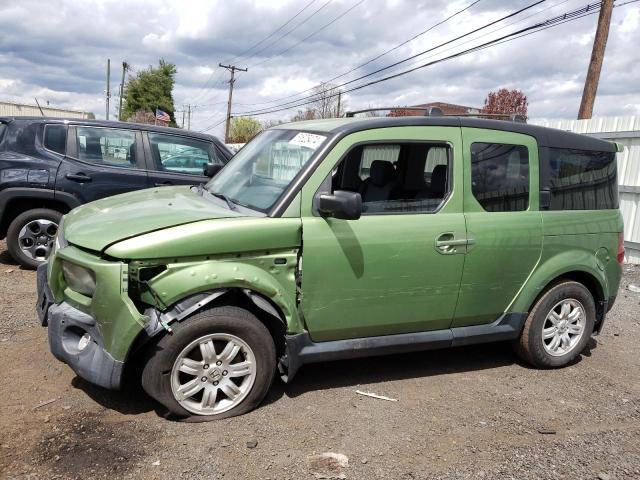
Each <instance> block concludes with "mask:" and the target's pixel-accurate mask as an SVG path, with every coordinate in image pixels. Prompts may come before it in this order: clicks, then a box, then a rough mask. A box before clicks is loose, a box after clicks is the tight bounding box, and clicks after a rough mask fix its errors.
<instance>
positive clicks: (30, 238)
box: [18, 219, 58, 261]
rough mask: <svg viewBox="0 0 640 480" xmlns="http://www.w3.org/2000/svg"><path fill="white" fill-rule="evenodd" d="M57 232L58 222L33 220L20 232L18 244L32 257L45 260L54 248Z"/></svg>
mask: <svg viewBox="0 0 640 480" xmlns="http://www.w3.org/2000/svg"><path fill="white" fill-rule="evenodd" d="M56 233H58V224H57V223H55V222H52V221H51V220H45V219H37V220H31V221H30V222H28V223H27V224H26V225H25V226H24V227H22V229H21V230H20V233H18V245H19V246H20V250H22V252H23V253H24V254H25V255H26V256H27V257H29V258H30V259H32V260H37V261H44V260H46V259H47V257H48V256H49V253H50V252H51V249H52V248H53V242H54V241H55V238H56Z"/></svg>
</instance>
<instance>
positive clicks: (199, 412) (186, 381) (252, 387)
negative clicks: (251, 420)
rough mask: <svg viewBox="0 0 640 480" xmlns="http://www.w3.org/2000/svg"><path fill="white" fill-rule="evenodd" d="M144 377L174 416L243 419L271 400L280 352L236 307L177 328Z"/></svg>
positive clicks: (163, 341) (147, 388)
mask: <svg viewBox="0 0 640 480" xmlns="http://www.w3.org/2000/svg"><path fill="white" fill-rule="evenodd" d="M172 329H173V334H169V335H166V336H165V337H163V338H162V339H161V340H160V341H159V342H158V344H157V345H156V346H155V348H154V350H153V352H152V353H151V355H150V357H149V359H148V361H147V364H146V365H145V367H144V370H143V372H142V386H143V388H144V390H145V391H146V392H147V393H148V394H149V395H150V396H151V397H153V398H154V399H156V400H157V401H159V402H160V403H161V404H163V405H164V406H165V407H166V408H167V409H168V410H169V411H170V412H171V413H173V414H175V415H178V416H181V417H189V416H196V417H199V418H201V419H211V420H213V419H219V418H227V417H232V416H235V415H241V414H243V413H246V412H248V411H250V410H253V409H254V408H255V407H257V406H258V405H259V404H260V402H261V401H262V399H263V398H264V397H265V395H266V394H267V392H268V390H269V387H270V385H271V382H272V380H273V376H274V373H275V367H276V351H275V345H274V343H273V339H272V338H271V335H270V334H269V331H268V330H267V328H266V327H265V326H264V325H263V324H262V323H261V322H260V321H259V320H258V319H257V318H256V317H255V316H254V315H253V314H251V313H250V312H248V311H246V310H243V309H241V308H237V307H219V308H213V309H211V310H207V311H204V312H201V313H199V314H197V315H194V316H193V317H192V318H190V319H188V320H185V321H184V322H183V323H178V324H175V325H172Z"/></svg>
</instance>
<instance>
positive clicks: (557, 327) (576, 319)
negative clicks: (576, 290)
mask: <svg viewBox="0 0 640 480" xmlns="http://www.w3.org/2000/svg"><path fill="white" fill-rule="evenodd" d="M586 318H587V316H586V312H585V309H584V306H583V305H582V303H580V302H579V301H578V300H575V299H573V298H568V299H565V300H562V301H560V302H558V303H557V304H556V305H555V306H554V307H553V308H552V309H551V311H550V312H549V314H548V315H547V317H546V319H545V321H544V323H543V325H542V343H543V345H544V349H545V351H546V352H547V353H548V354H549V355H552V356H554V357H559V356H562V355H566V354H567V353H569V352H570V351H572V350H573V349H574V348H575V347H576V345H578V343H579V342H580V339H581V338H582V335H583V334H584V329H585V324H586Z"/></svg>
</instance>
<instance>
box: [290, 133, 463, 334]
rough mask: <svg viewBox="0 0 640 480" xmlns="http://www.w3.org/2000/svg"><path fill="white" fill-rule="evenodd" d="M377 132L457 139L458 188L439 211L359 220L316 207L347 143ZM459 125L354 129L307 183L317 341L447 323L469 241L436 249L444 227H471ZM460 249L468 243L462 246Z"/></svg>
mask: <svg viewBox="0 0 640 480" xmlns="http://www.w3.org/2000/svg"><path fill="white" fill-rule="evenodd" d="M376 140H390V141H394V140H409V141H411V140H422V141H429V140H431V141H438V142H447V143H449V144H450V145H451V146H452V147H453V152H454V159H453V192H452V194H451V195H450V197H449V199H448V200H447V202H446V204H445V205H444V207H442V208H441V210H440V211H439V212H436V213H423V214H399V215H368V216H362V217H361V218H360V219H359V220H353V221H346V220H336V219H326V218H322V217H319V216H317V215H314V213H313V211H312V203H313V198H314V195H315V194H316V191H317V190H318V188H319V187H320V185H321V183H322V182H323V181H324V179H325V178H326V177H327V176H328V175H329V174H330V172H331V170H332V169H333V168H334V167H335V166H336V165H337V164H338V163H339V162H340V160H341V159H342V157H343V155H344V154H345V153H346V152H347V151H348V150H349V148H350V147H351V146H352V145H354V144H356V143H358V142H371V141H376ZM460 152H461V139H460V129H459V128H455V127H450V128H433V127H412V128H385V129H378V130H368V131H365V132H361V133H357V134H352V135H349V136H348V137H346V138H344V139H343V140H341V141H340V143H339V144H338V145H336V147H335V148H334V149H333V150H332V151H331V152H330V153H329V155H328V156H327V158H326V159H325V161H324V162H323V164H322V165H321V166H320V167H319V168H318V169H317V170H316V172H315V173H314V174H313V176H312V177H311V178H310V180H309V181H308V182H307V183H306V185H305V186H304V187H303V190H302V207H301V208H302V212H303V213H302V214H303V218H302V223H303V245H304V246H303V267H302V299H301V309H302V314H303V317H304V319H305V322H306V325H307V329H308V330H309V332H310V334H311V336H312V338H313V340H314V341H326V340H336V339H342V338H354V337H367V336H374V335H386V334H394V333H402V332H415V331H424V330H438V329H444V328H448V327H449V325H450V324H451V320H452V318H453V313H454V308H455V304H456V299H457V296H458V288H459V283H460V277H461V275H462V267H463V263H464V247H458V249H459V252H458V253H457V254H442V253H439V252H438V251H437V250H436V249H435V240H436V237H438V236H439V235H440V234H442V233H445V232H453V233H454V234H455V236H456V238H463V237H464V234H465V225H464V217H463V215H462V213H461V212H462V166H461V157H459V155H460ZM460 249H462V250H460Z"/></svg>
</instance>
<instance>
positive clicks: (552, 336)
mask: <svg viewBox="0 0 640 480" xmlns="http://www.w3.org/2000/svg"><path fill="white" fill-rule="evenodd" d="M595 318H596V307H595V302H594V300H593V296H592V295H591V292H589V290H588V289H587V288H586V287H585V286H584V285H582V284H581V283H578V282H574V281H562V282H560V283H558V284H556V285H554V286H553V287H551V288H550V289H549V290H547V291H546V292H545V293H544V294H543V295H542V297H540V299H539V300H538V301H537V302H536V304H535V305H534V307H533V309H532V310H531V312H530V313H529V316H528V317H527V320H526V322H525V325H524V328H523V330H522V334H521V335H520V338H519V340H518V341H517V343H516V345H515V347H516V352H517V353H518V355H519V356H520V357H521V358H522V359H523V360H525V361H527V362H528V363H530V364H531V365H533V366H535V367H538V368H558V367H564V366H566V365H568V364H569V363H571V362H572V361H573V360H574V359H575V358H576V357H577V356H578V355H579V354H580V352H582V350H584V348H585V346H586V345H587V342H588V341H589V338H590V337H591V334H592V333H593V326H594V324H595Z"/></svg>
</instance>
